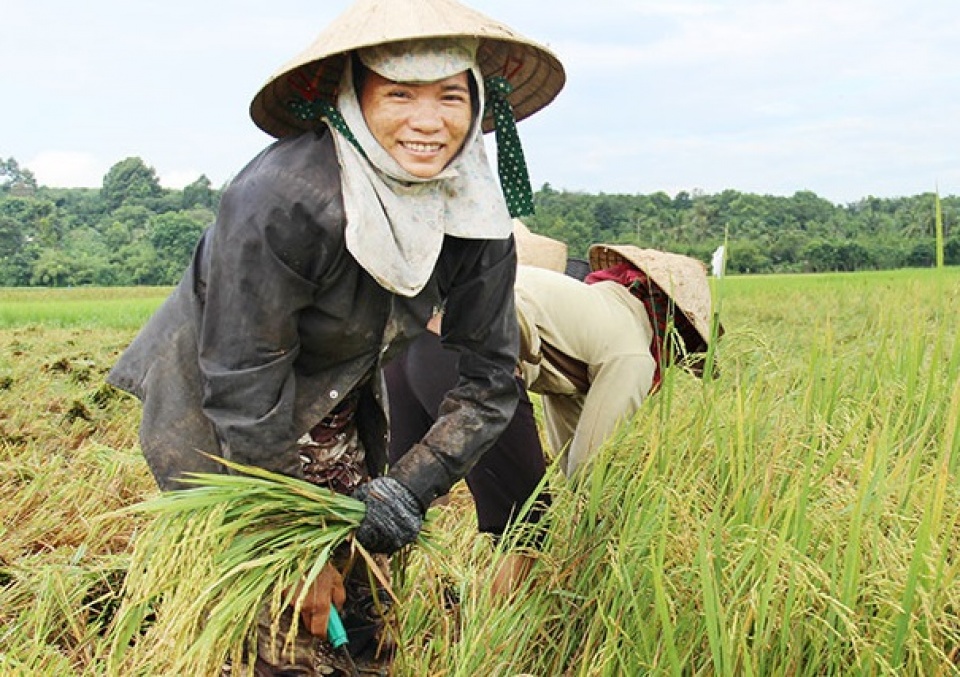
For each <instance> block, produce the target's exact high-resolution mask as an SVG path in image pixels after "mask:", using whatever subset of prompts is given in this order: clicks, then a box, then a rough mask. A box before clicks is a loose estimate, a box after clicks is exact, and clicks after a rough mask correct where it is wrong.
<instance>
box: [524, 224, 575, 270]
mask: <svg viewBox="0 0 960 677" xmlns="http://www.w3.org/2000/svg"><path fill="white" fill-rule="evenodd" d="M513 237H514V239H515V240H516V242H517V263H518V264H520V265H521V266H535V267H537V268H546V269H547V270H553V271H556V272H558V273H562V272H564V270H565V269H566V266H567V245H566V244H565V243H563V242H560V240H554V239H553V238H551V237H547V236H545V235H538V234H537V233H534V232H532V231H531V230H530V229H529V228H527V224H525V223H524V222H523V221H521V220H520V219H514V220H513Z"/></svg>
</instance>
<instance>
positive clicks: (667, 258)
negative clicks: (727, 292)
mask: <svg viewBox="0 0 960 677" xmlns="http://www.w3.org/2000/svg"><path fill="white" fill-rule="evenodd" d="M624 261H626V262H627V263H631V264H633V265H634V266H635V267H637V268H638V269H640V270H642V271H643V272H644V273H646V275H647V277H649V278H650V279H651V280H652V281H653V282H654V284H656V285H657V286H658V287H660V288H661V289H662V290H663V291H664V292H665V293H666V294H667V296H669V297H670V298H671V299H672V300H673V303H674V306H676V308H678V309H679V310H680V311H681V312H682V313H683V315H684V317H686V318H687V320H688V321H689V322H690V324H691V325H692V326H693V328H694V329H695V330H696V332H697V334H699V336H700V340H701V342H702V346H694V345H690V344H689V343H688V345H687V349H688V350H690V351H691V352H704V351H706V348H707V346H708V345H710V313H711V298H710V283H709V282H708V280H707V267H706V266H705V265H704V264H703V262H702V261H698V260H697V259H694V258H691V257H689V256H683V255H682V254H674V253H672V252H662V251H659V250H656V249H641V248H640V247H634V246H632V245H609V244H595V245H593V246H592V247H590V268H591V269H593V270H601V269H603V268H610V267H611V266H615V265H617V264H618V263H623V262H624ZM720 333H722V329H721V330H720ZM684 342H685V343H687V339H686V338H684Z"/></svg>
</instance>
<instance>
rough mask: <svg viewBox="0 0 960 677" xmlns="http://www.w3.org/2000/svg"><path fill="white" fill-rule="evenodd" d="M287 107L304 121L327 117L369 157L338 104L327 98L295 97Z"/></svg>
mask: <svg viewBox="0 0 960 677" xmlns="http://www.w3.org/2000/svg"><path fill="white" fill-rule="evenodd" d="M287 107H288V108H289V109H290V111H291V112H292V113H293V114H294V115H296V116H297V117H298V118H300V119H301V120H304V121H310V120H321V119H324V118H326V120H327V122H329V123H330V126H331V127H333V128H334V129H336V130H337V131H338V132H340V133H341V134H343V138H345V139H346V140H347V141H349V142H350V143H351V144H353V147H354V148H356V149H357V152H359V153H360V155H361V156H363V157H364V158H366V157H367V154H366V153H364V152H363V148H361V147H360V142H359V141H357V137H355V136H354V135H353V132H352V131H351V130H350V127H349V126H348V125H347V121H346V120H344V119H343V115H341V114H340V111H339V110H337V107H336V106H334V105H333V104H332V103H330V102H329V101H327V100H326V99H316V100H315V101H307V100H306V99H293V100H292V101H290V102H289V103H287Z"/></svg>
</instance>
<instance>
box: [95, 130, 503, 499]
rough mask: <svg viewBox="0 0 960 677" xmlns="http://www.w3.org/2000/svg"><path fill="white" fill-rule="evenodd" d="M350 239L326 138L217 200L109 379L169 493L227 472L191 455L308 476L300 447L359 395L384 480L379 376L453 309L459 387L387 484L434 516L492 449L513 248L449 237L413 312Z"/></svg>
mask: <svg viewBox="0 0 960 677" xmlns="http://www.w3.org/2000/svg"><path fill="white" fill-rule="evenodd" d="M344 226H345V216H344V211H343V201H342V197H341V192H340V174H339V166H338V163H337V157H336V153H335V151H334V146H333V141H332V139H331V138H330V136H329V134H327V133H325V132H319V133H314V132H309V133H306V134H303V135H300V136H297V137H293V138H289V139H284V140H281V141H278V142H276V143H274V144H273V145H272V146H270V147H269V148H267V149H266V150H265V151H263V152H262V153H261V154H260V155H259V156H258V157H256V158H255V159H254V160H253V161H252V162H251V163H250V164H249V165H247V167H246V168H244V169H243V171H242V172H241V173H240V174H239V175H238V176H237V177H236V179H235V180H234V181H233V182H232V183H231V185H230V186H229V187H228V188H227V190H226V191H225V192H224V195H223V199H222V202H221V205H220V210H219V216H218V218H217V221H216V223H215V224H214V225H213V226H211V228H209V229H208V230H207V231H206V232H205V233H204V235H203V237H202V239H201V240H200V242H199V244H198V246H197V249H196V251H195V253H194V258H193V261H192V263H191V265H190V266H189V268H188V269H187V271H186V272H185V274H184V276H183V279H182V280H181V281H180V284H179V285H178V286H177V288H176V289H175V290H174V292H173V293H172V294H171V295H170V297H169V298H168V299H167V300H166V302H165V303H164V305H163V306H162V307H161V308H160V309H159V310H158V311H157V313H156V314H155V315H154V316H153V317H152V318H151V319H150V321H149V322H148V323H147V325H146V326H145V327H144V328H143V329H142V330H141V332H140V333H139V335H138V336H137V337H136V338H135V339H134V341H133V342H132V343H131V345H130V346H129V347H128V348H127V350H126V351H125V352H124V353H123V355H122V356H121V357H120V360H119V361H118V363H117V364H116V365H115V367H114V368H113V370H112V371H111V372H110V375H109V377H108V381H109V382H110V383H112V384H113V385H115V386H117V387H119V388H122V389H124V390H127V391H129V392H131V393H133V394H134V395H136V396H137V397H139V398H140V399H141V400H142V401H143V421H142V425H141V429H140V443H141V447H142V449H143V453H144V455H145V456H146V459H147V462H148V464H149V466H150V469H151V471H152V472H153V474H154V476H155V477H156V479H157V482H158V484H159V485H160V487H161V488H163V489H169V488H175V487H176V486H177V485H178V483H177V482H176V480H177V478H178V476H179V475H180V474H181V473H183V472H185V471H206V472H217V471H220V470H221V466H220V465H219V464H216V463H214V462H213V461H211V460H209V459H206V458H205V457H204V456H203V455H201V454H198V453H197V450H202V451H205V452H208V453H212V454H215V455H221V456H223V457H225V458H230V459H233V460H236V461H239V462H241V463H245V464H251V465H257V466H260V467H263V468H267V469H269V470H273V471H277V472H281V473H284V474H287V475H293V476H300V474H301V471H300V460H299V455H298V453H297V448H296V447H297V445H296V442H297V440H298V439H299V438H300V436H301V435H303V434H304V433H305V432H306V431H308V430H309V429H310V428H311V427H312V426H313V425H315V424H316V423H317V422H319V421H320V420H321V419H322V418H323V417H324V416H326V415H327V414H328V413H330V411H331V410H332V409H333V408H334V407H335V406H336V405H337V404H338V403H340V402H341V401H343V399H344V397H346V396H348V395H350V394H351V393H353V394H357V395H359V401H358V409H357V424H358V430H359V434H360V437H361V440H362V441H363V444H364V447H365V449H366V453H367V465H368V469H369V471H370V472H371V474H373V475H378V474H382V473H383V471H384V469H385V466H386V459H387V455H386V443H387V420H386V414H385V411H386V408H385V402H383V397H384V395H383V393H384V390H383V388H382V377H381V375H380V365H381V363H382V362H384V361H386V360H387V359H389V358H390V357H391V356H392V354H394V353H395V352H398V351H399V350H400V349H401V348H402V347H403V346H404V345H406V343H407V342H409V340H411V339H412V338H413V337H414V336H416V335H417V334H419V333H420V332H422V331H424V328H425V325H426V323H427V319H428V318H429V317H430V315H431V313H432V312H433V311H434V309H435V308H436V307H438V306H439V305H440V304H441V302H443V301H445V316H444V322H443V328H444V337H443V338H444V343H445V344H446V345H447V346H448V347H450V348H452V349H455V350H457V351H459V353H460V356H461V357H460V381H459V384H458V385H457V387H456V389H454V390H453V391H451V392H450V393H449V395H448V396H447V399H446V400H445V402H444V404H443V407H442V410H441V414H442V415H441V416H440V418H439V420H438V421H437V423H436V424H435V425H434V426H433V428H431V430H430V431H429V432H428V433H427V435H426V436H425V437H424V438H423V440H422V441H421V443H419V444H417V445H415V446H414V447H413V448H412V449H411V451H410V452H409V453H408V454H407V455H406V456H405V457H404V458H403V459H401V460H400V461H399V462H398V463H397V464H396V465H394V466H393V467H392V468H391V469H390V472H389V474H390V475H391V476H393V477H395V478H396V479H398V480H400V481H401V482H402V483H403V484H405V485H406V486H407V487H409V488H410V489H411V490H412V491H413V492H414V493H415V494H416V495H417V497H418V498H419V499H420V501H421V502H422V503H423V505H424V506H426V505H429V503H430V502H431V501H432V500H433V499H434V498H436V497H437V496H440V495H442V494H444V493H445V492H446V491H447V490H448V489H449V488H450V487H451V485H452V484H453V483H454V482H456V481H457V480H458V479H460V478H462V477H463V476H464V475H465V474H466V473H467V471H468V470H469V469H470V468H471V467H472V466H473V464H474V463H475V462H476V460H477V459H478V458H479V457H480V455H481V454H482V453H483V452H484V451H486V450H487V448H489V446H490V445H491V444H492V443H493V442H494V441H495V440H496V438H497V437H498V436H499V434H500V432H501V431H502V430H503V428H504V426H505V425H506V423H507V421H508V420H509V419H510V417H511V416H512V414H513V409H514V407H515V405H516V401H517V396H518V393H517V386H516V381H515V380H514V378H513V371H514V367H515V365H516V355H517V346H518V331H517V324H516V314H515V311H514V302H513V282H514V277H515V273H516V252H515V248H514V242H513V239H512V238H511V239H507V240H468V239H461V238H454V237H449V236H448V237H446V238H445V240H444V243H443V248H442V251H441V253H440V258H439V261H438V262H437V265H436V268H435V269H434V272H433V275H432V277H431V279H430V281H429V282H428V284H427V285H426V287H425V288H424V289H423V291H421V292H420V294H419V295H417V296H416V297H414V298H406V297H402V296H399V295H396V294H393V293H391V292H389V291H387V290H385V289H383V288H382V287H380V286H379V285H378V284H377V283H376V282H375V281H374V280H373V278H371V277H370V276H369V275H368V274H367V273H366V272H365V271H364V270H363V269H362V268H361V267H360V266H359V264H357V262H356V261H355V260H354V259H353V257H352V256H351V255H350V254H349V252H348V251H347V249H346V246H345V243H344Z"/></svg>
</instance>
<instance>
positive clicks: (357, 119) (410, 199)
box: [331, 40, 513, 297]
mask: <svg viewBox="0 0 960 677" xmlns="http://www.w3.org/2000/svg"><path fill="white" fill-rule="evenodd" d="M420 42H425V41H420ZM431 42H432V41H431ZM443 42H446V43H447V44H449V40H446V41H443ZM381 47H382V46H381ZM437 59H442V60H444V63H450V51H449V49H446V50H445V51H443V52H442V53H441V54H439V55H436V54H424V53H422V52H418V53H413V54H410V55H409V56H407V57H405V58H404V61H403V64H402V65H403V68H404V70H405V72H408V73H414V72H418V73H429V74H431V75H435V74H436V73H437V72H441V71H438V66H437ZM373 60H374V59H371V61H373ZM417 61H421V67H418V66H417ZM442 68H443V67H441V69H442ZM469 70H470V72H471V74H472V76H473V78H474V79H475V81H476V83H477V85H478V89H479V98H480V101H479V106H478V110H479V111H481V112H482V111H483V79H482V77H481V75H480V71H479V68H478V67H477V66H476V65H473V66H471V67H470V68H469ZM456 72H462V70H458V71H455V72H454V73H451V75H452V74H455V73H456ZM442 77H449V75H446V76H442ZM441 79H442V78H441ZM337 108H338V109H339V110H340V113H341V115H343V118H344V120H345V121H346V123H347V126H348V127H349V128H350V130H351V131H352V132H353V134H354V136H355V137H356V139H357V141H358V142H359V144H360V147H361V148H363V151H364V153H365V154H366V156H367V157H366V158H364V157H363V155H361V154H360V153H359V152H358V151H357V149H356V148H355V147H354V146H353V144H351V143H350V141H348V140H347V139H346V138H344V137H343V136H342V135H341V134H340V133H339V132H337V131H336V130H333V129H332V128H331V131H332V133H333V136H334V139H335V142H336V148H337V155H338V158H339V160H340V167H341V170H342V178H341V183H342V186H343V201H344V208H345V211H346V216H347V227H346V243H347V249H348V250H349V252H350V253H351V254H352V255H353V257H354V258H355V259H356V260H357V262H358V263H359V264H360V265H361V266H362V267H363V268H364V270H366V271H367V272H368V273H369V274H370V275H371V276H372V277H373V278H374V279H375V280H376V281H377V283H378V284H380V286H382V287H384V288H386V289H389V290H390V291H393V292H395V293H397V294H401V295H403V296H408V297H411V296H416V295H417V294H418V293H420V291H421V290H422V289H423V287H424V286H425V285H426V283H427V282H428V281H429V279H430V276H431V274H432V273H433V269H434V266H435V265H436V262H437V258H438V257H439V256H440V249H441V247H442V245H443V237H444V235H452V236H455V237H461V238H469V239H505V238H507V237H509V236H510V233H511V232H512V229H513V222H512V219H511V218H510V215H509V213H508V211H507V205H506V203H505V202H504V199H503V193H502V192H501V189H500V184H499V183H498V182H497V180H496V178H495V177H494V174H493V172H492V170H491V168H490V164H489V162H488V161H487V156H486V152H485V150H484V145H483V139H482V136H481V131H480V117H481V116H480V115H477V116H475V119H474V121H473V124H472V126H471V129H470V132H469V133H468V135H467V138H466V140H465V142H464V146H463V148H462V149H461V151H460V153H459V154H458V155H457V156H456V157H455V158H454V159H453V160H452V161H451V162H450V164H449V165H448V166H447V167H445V168H444V169H443V170H442V171H441V172H440V173H439V174H437V175H436V176H434V177H431V178H427V179H424V178H419V177H416V176H414V175H413V174H411V173H409V172H408V171H406V170H405V169H403V168H402V167H401V166H400V164H399V163H398V162H397V161H396V160H394V159H393V158H392V157H391V156H390V154H389V153H388V152H387V151H386V150H385V149H384V148H383V147H382V146H381V145H380V144H379V143H378V142H377V140H376V139H375V138H374V136H373V134H372V133H371V132H370V130H369V128H368V127H367V124H366V121H365V120H364V117H363V113H362V112H361V110H360V103H359V101H358V98H357V92H356V91H354V87H353V71H352V65H351V63H350V60H349V59H348V60H347V67H346V68H345V69H344V74H343V78H342V81H341V83H340V94H339V96H338V99H337Z"/></svg>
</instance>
